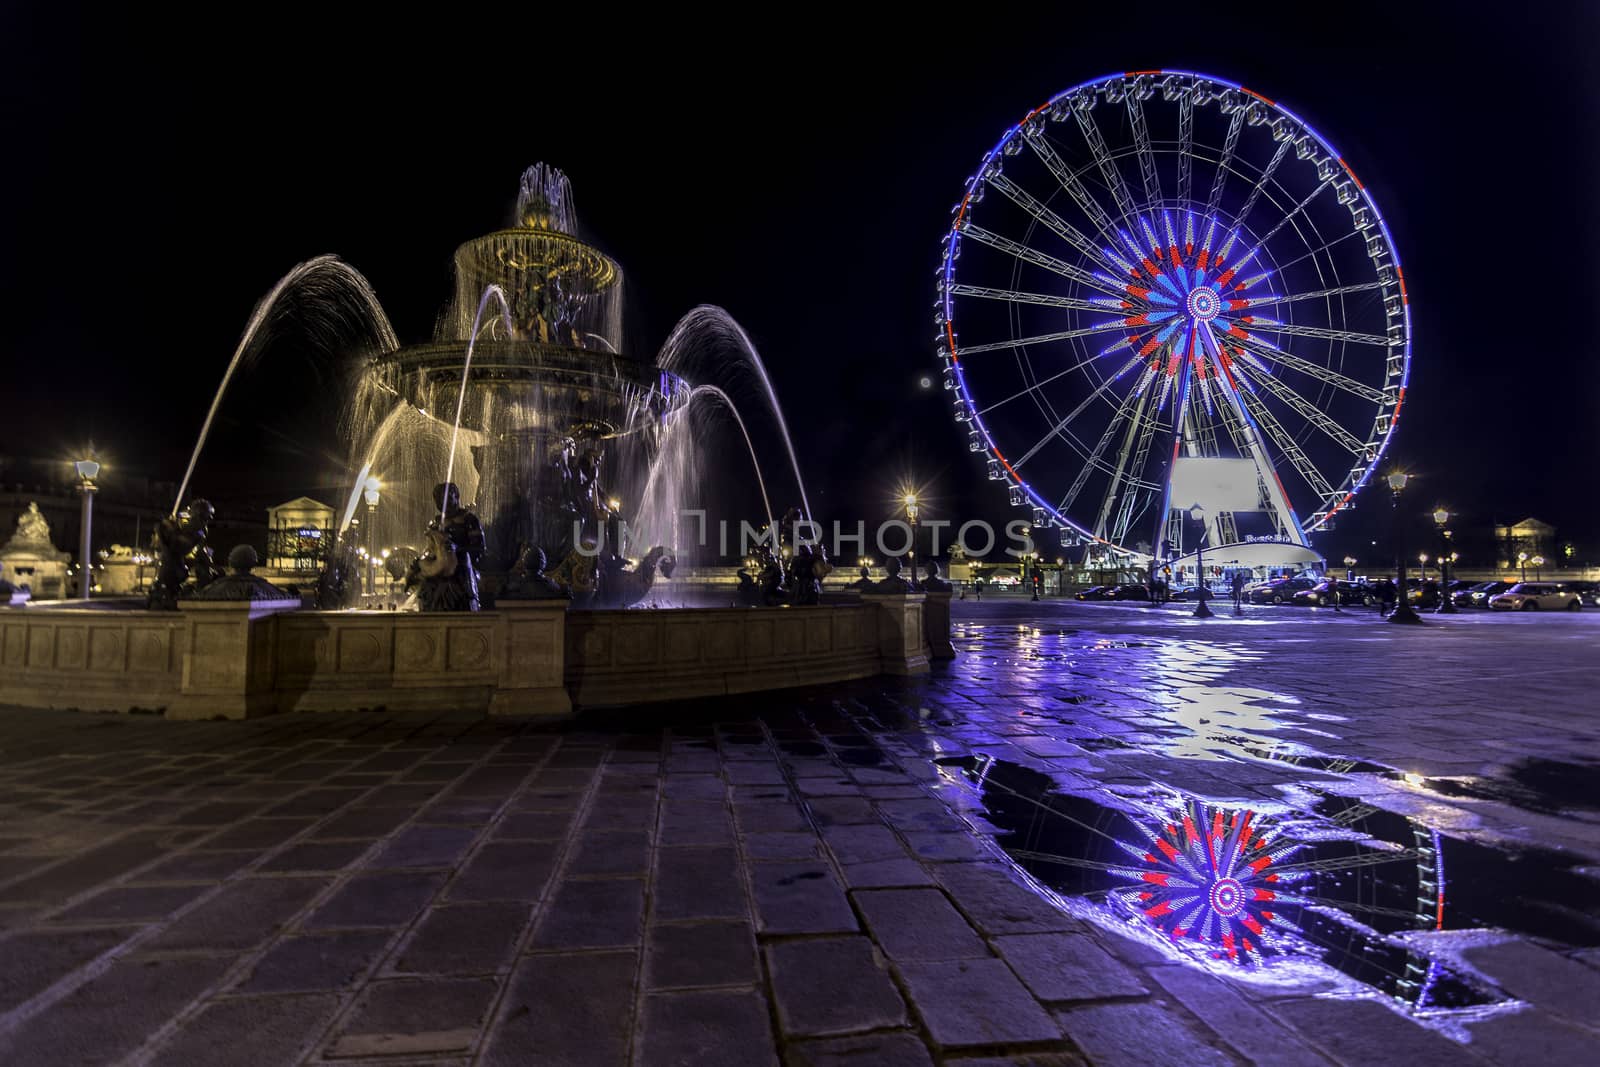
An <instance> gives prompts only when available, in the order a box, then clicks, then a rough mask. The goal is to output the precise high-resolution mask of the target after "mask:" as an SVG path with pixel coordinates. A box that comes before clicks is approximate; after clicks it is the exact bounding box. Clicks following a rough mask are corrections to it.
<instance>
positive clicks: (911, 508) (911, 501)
mask: <svg viewBox="0 0 1600 1067" xmlns="http://www.w3.org/2000/svg"><path fill="white" fill-rule="evenodd" d="M906 518H907V519H909V520H910V521H911V585H912V587H913V588H915V587H916V584H917V494H915V493H907V494H906Z"/></svg>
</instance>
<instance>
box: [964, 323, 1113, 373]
mask: <svg viewBox="0 0 1600 1067" xmlns="http://www.w3.org/2000/svg"><path fill="white" fill-rule="evenodd" d="M1119 325H1120V324H1119ZM1105 332H1106V331H1105V329H1103V328H1102V327H1099V326H1091V327H1087V328H1085V329H1081V330H1062V331H1060V332H1059V333H1041V334H1035V335H1034V336H1032V337H1018V338H1014V339H1013V340H1010V341H991V342H990V343H988V344H982V345H958V346H956V355H958V356H960V357H961V358H962V359H965V358H966V357H968V356H974V355H977V354H978V353H980V352H998V351H1000V350H1001V349H1004V348H1020V347H1022V346H1025V345H1042V344H1048V343H1050V342H1052V341H1071V340H1073V339H1075V338H1079V337H1100V336H1103V335H1104V334H1105ZM1097 358H1099V357H1097V356H1096V357H1091V358H1090V359H1089V360H1085V361H1084V362H1085V363H1088V362H1092V361H1093V360H1094V359H1097ZM1078 365H1079V366H1082V365H1083V364H1078ZM1063 373H1065V372H1063Z"/></svg>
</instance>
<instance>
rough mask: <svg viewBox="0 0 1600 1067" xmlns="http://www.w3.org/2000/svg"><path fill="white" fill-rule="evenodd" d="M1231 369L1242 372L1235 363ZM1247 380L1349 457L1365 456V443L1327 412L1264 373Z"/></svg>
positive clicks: (1252, 374)
mask: <svg viewBox="0 0 1600 1067" xmlns="http://www.w3.org/2000/svg"><path fill="white" fill-rule="evenodd" d="M1233 367H1234V373H1235V374H1239V373H1241V372H1242V370H1243V368H1242V367H1241V366H1240V365H1239V364H1237V363H1235V364H1234V365H1233ZM1249 378H1250V380H1251V381H1252V382H1254V383H1255V384H1256V385H1258V386H1260V387H1261V388H1263V389H1265V390H1266V391H1267V392H1269V393H1271V394H1272V395H1273V396H1274V397H1276V398H1277V399H1278V400H1279V401H1280V402H1282V403H1283V404H1284V406H1286V407H1288V408H1290V409H1291V410H1292V411H1294V412H1295V414H1297V415H1299V416H1300V417H1301V418H1303V419H1305V420H1306V421H1307V422H1309V423H1310V424H1311V425H1313V426H1315V427H1316V428H1317V429H1319V430H1321V431H1322V432H1323V433H1324V434H1326V435H1327V436H1328V437H1330V438H1332V439H1333V440H1334V441H1337V442H1338V443H1339V444H1340V445H1342V446H1343V447H1344V448H1345V450H1346V451H1348V452H1349V453H1350V454H1351V455H1353V456H1361V455H1365V454H1366V450H1367V446H1366V444H1365V442H1363V441H1362V440H1361V439H1360V438H1358V437H1357V436H1356V435H1355V434H1353V433H1351V432H1350V431H1349V430H1347V429H1345V428H1344V427H1343V426H1340V425H1339V423H1338V422H1336V421H1335V420H1334V419H1333V417H1332V416H1330V415H1329V414H1328V413H1327V412H1325V411H1323V410H1322V409H1321V408H1319V407H1317V406H1316V405H1315V404H1313V403H1311V401H1309V400H1307V399H1306V398H1305V397H1303V396H1301V395H1300V394H1299V393H1297V392H1295V391H1294V390H1293V389H1291V388H1290V387H1289V386H1287V385H1284V384H1283V383H1282V382H1280V381H1279V380H1278V379H1276V378H1274V377H1273V376H1272V375H1270V374H1268V373H1266V372H1265V371H1262V372H1259V373H1256V372H1252V373H1251V374H1250V375H1249Z"/></svg>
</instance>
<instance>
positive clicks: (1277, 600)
mask: <svg viewBox="0 0 1600 1067" xmlns="http://www.w3.org/2000/svg"><path fill="white" fill-rule="evenodd" d="M1316 584H1317V583H1316V581H1314V580H1313V579H1311V578H1278V579H1276V580H1274V581H1270V582H1263V583H1261V584H1260V585H1257V586H1254V587H1252V588H1251V589H1250V590H1248V595H1249V597H1250V603H1252V604H1286V603H1288V602H1289V600H1290V598H1292V597H1293V596H1294V595H1295V594H1296V593H1298V592H1300V591H1301V590H1303V589H1310V588H1312V587H1313V586H1315V585H1316Z"/></svg>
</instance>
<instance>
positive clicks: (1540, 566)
mask: <svg viewBox="0 0 1600 1067" xmlns="http://www.w3.org/2000/svg"><path fill="white" fill-rule="evenodd" d="M1528 562H1529V563H1531V564H1533V580H1534V581H1536V582H1542V581H1544V557H1543V556H1534V557H1533V558H1532V559H1530V560H1529V561H1528Z"/></svg>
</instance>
